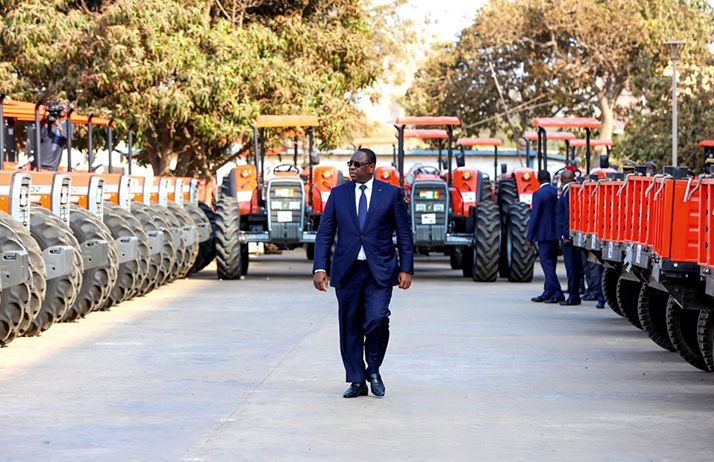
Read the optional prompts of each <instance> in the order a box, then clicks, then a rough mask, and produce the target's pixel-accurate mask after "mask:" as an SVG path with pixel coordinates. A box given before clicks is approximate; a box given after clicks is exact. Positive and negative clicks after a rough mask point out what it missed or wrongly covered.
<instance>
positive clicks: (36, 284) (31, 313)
mask: <svg viewBox="0 0 714 462" xmlns="http://www.w3.org/2000/svg"><path fill="white" fill-rule="evenodd" d="M0 216H2V217H5V216H6V215H5V214H4V213H3V212H0ZM5 224H7V225H9V226H10V228H12V230H13V231H15V233H17V235H18V236H19V237H20V241H22V246H23V247H24V248H25V250H27V254H28V257H29V260H30V271H31V273H32V276H31V279H30V304H29V306H28V311H27V312H26V314H25V317H24V318H23V319H22V321H21V322H20V326H19V328H18V332H17V334H18V335H20V336H22V335H25V332H26V331H27V329H29V328H30V326H31V325H32V321H33V320H34V319H35V318H36V317H37V315H38V314H39V313H40V308H41V307H42V300H44V299H45V293H46V292H47V280H46V279H47V267H46V266H45V260H44V259H43V258H42V249H40V246H39V245H37V242H36V241H35V240H34V239H33V238H32V235H31V234H30V231H28V230H27V228H25V227H24V226H23V225H22V223H20V222H19V221H17V220H13V219H12V217H10V216H9V215H7V219H6V220H5Z"/></svg>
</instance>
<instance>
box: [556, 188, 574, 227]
mask: <svg viewBox="0 0 714 462" xmlns="http://www.w3.org/2000/svg"><path fill="white" fill-rule="evenodd" d="M571 184H572V183H568V184H566V185H565V186H564V187H563V193H562V194H561V195H560V197H559V198H558V202H557V204H556V205H555V228H556V231H557V233H558V239H570V185H571Z"/></svg>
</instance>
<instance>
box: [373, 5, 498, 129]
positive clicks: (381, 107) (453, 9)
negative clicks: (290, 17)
mask: <svg viewBox="0 0 714 462" xmlns="http://www.w3.org/2000/svg"><path fill="white" fill-rule="evenodd" d="M388 1H390V0H375V1H374V3H385V2H388ZM485 2H486V0H407V3H406V4H405V5H404V6H402V7H401V8H399V10H398V11H399V15H400V16H401V17H402V18H404V19H410V20H412V21H414V23H415V24H416V25H417V30H418V32H419V33H420V34H421V35H422V40H423V42H425V47H426V49H427V50H428V49H429V48H430V46H431V44H432V43H434V42H437V41H448V40H456V38H457V35H458V34H459V32H461V30H463V29H464V28H465V27H467V26H468V25H470V24H471V22H472V21H473V18H474V15H475V14H476V11H477V10H478V9H479V8H480V7H481V6H482V5H483V4H484V3H485ZM424 51H426V50H424ZM415 55H416V56H419V57H420V58H423V57H424V56H425V55H426V53H422V52H418V53H415ZM418 65H419V63H418V62H417V61H414V62H408V63H404V65H403V66H402V67H401V69H402V70H403V72H404V73H405V75H404V84H403V85H400V86H398V87H395V86H383V87H381V88H380V92H381V94H382V98H381V99H380V101H379V102H378V103H377V104H371V103H370V102H369V101H367V100H366V98H365V99H363V100H362V101H361V103H360V105H359V106H360V108H361V109H362V110H363V111H365V113H366V114H368V116H369V118H370V119H371V120H373V121H376V122H381V123H384V124H391V123H392V122H393V121H394V119H395V118H396V116H397V115H399V113H400V112H401V108H400V106H399V105H398V103H397V100H398V99H399V98H400V97H401V96H403V95H404V94H405V93H406V91H407V89H408V88H409V85H410V83H411V81H412V77H413V75H414V73H415V72H416V70H417V67H418Z"/></svg>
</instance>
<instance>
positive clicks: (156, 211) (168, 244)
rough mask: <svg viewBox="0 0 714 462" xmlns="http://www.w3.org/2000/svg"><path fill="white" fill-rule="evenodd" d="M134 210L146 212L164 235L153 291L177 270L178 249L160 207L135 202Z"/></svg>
mask: <svg viewBox="0 0 714 462" xmlns="http://www.w3.org/2000/svg"><path fill="white" fill-rule="evenodd" d="M134 209H136V210H141V211H143V212H145V213H146V215H147V216H148V217H150V219H151V221H152V223H154V225H155V226H156V229H158V230H159V231H160V232H161V233H162V244H161V252H160V254H159V255H160V258H159V266H158V270H157V271H158V273H157V275H156V281H155V282H154V286H153V287H151V289H152V290H153V289H155V288H156V287H159V286H162V285H164V284H166V283H167V282H168V281H169V278H170V277H171V275H172V274H173V273H172V272H173V271H174V269H175V268H177V265H176V258H177V255H176V248H175V247H174V243H173V238H172V235H171V230H170V225H169V223H168V222H167V221H166V219H165V218H164V215H163V213H161V212H160V210H162V209H161V208H159V207H158V206H148V205H144V204H139V203H136V202H135V203H133V204H132V210H134Z"/></svg>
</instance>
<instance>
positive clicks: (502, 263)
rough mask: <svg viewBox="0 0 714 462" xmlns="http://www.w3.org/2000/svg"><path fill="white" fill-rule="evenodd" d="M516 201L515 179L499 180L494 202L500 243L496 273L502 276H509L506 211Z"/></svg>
mask: <svg viewBox="0 0 714 462" xmlns="http://www.w3.org/2000/svg"><path fill="white" fill-rule="evenodd" d="M516 202H518V188H517V187H516V181H515V180H512V179H511V180H501V181H499V182H498V183H497V184H496V204H498V213H499V216H500V219H501V245H500V249H499V256H498V274H499V276H501V277H502V278H507V277H509V276H510V274H509V273H510V268H509V267H508V253H507V249H506V242H507V239H506V234H505V233H506V231H507V230H508V211H509V210H510V209H511V205H512V204H515V203H516Z"/></svg>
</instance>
